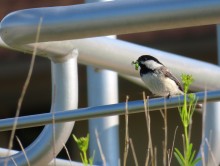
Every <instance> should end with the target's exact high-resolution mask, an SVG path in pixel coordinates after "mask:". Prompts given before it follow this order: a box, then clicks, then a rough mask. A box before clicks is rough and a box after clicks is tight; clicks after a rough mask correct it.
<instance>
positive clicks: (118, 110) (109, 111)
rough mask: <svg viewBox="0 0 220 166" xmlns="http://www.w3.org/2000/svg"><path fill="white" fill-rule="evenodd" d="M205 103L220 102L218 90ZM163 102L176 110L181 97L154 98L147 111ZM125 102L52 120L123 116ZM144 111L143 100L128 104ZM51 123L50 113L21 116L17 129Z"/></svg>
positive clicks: (0, 125)
mask: <svg viewBox="0 0 220 166" xmlns="http://www.w3.org/2000/svg"><path fill="white" fill-rule="evenodd" d="M195 95H196V97H197V98H198V103H203V102H204V98H205V96H206V94H205V92H198V93H195ZM206 98H207V102H215V101H219V100H220V90H218V91H208V92H207V97H206ZM164 102H165V103H166V106H167V109H168V108H176V107H178V106H179V105H181V104H183V96H175V97H170V98H169V99H166V100H164V98H154V99H150V100H149V101H148V107H149V111H155V110H160V109H163V108H164ZM125 104H126V103H125V102H123V103H117V104H109V105H102V106H95V107H88V108H80V109H77V110H75V109H74V110H67V111H63V112H55V113H54V118H55V122H56V123H62V122H69V121H78V120H87V119H91V118H97V117H105V116H112V115H124V114H125ZM143 111H144V103H143V100H138V101H130V102H128V113H129V114H133V113H139V112H143ZM13 122H14V118H7V119H2V120H0V131H7V130H11V129H12V126H13ZM50 123H52V113H44V114H36V115H28V116H22V117H19V118H18V123H17V128H19V129H22V128H29V127H36V126H43V125H46V124H50Z"/></svg>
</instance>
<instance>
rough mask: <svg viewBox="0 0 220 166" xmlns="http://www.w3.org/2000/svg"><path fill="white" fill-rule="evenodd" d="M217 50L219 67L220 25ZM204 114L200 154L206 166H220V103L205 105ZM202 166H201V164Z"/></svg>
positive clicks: (218, 26)
mask: <svg viewBox="0 0 220 166" xmlns="http://www.w3.org/2000/svg"><path fill="white" fill-rule="evenodd" d="M217 46H218V48H217V50H218V65H220V25H217ZM205 111H206V112H204V116H205V117H204V119H205V124H204V128H203V132H204V133H203V134H204V137H203V139H202V144H201V148H200V154H199V156H200V157H201V153H204V157H205V161H206V164H207V165H219V164H220V157H219V154H220V120H219V119H220V102H211V103H207V107H206V110H205ZM201 165H202V164H201Z"/></svg>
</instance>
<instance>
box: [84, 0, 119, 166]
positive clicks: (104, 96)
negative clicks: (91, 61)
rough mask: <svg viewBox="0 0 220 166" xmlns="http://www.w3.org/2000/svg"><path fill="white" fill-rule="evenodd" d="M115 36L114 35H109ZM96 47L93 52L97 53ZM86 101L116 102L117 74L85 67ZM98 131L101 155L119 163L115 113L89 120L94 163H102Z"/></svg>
mask: <svg viewBox="0 0 220 166" xmlns="http://www.w3.org/2000/svg"><path fill="white" fill-rule="evenodd" d="M106 1H107V0H86V2H87V3H91V2H93V3H94V2H106ZM109 37H111V38H115V36H109ZM98 51H99V50H98V49H97V50H96V51H95V53H98ZM87 78H88V81H87V83H88V102H89V106H98V105H106V104H115V103H118V74H117V73H116V72H113V71H109V70H105V69H98V68H96V67H92V66H88V67H87ZM96 131H97V132H98V133H99V140H100V143H101V146H102V151H103V155H104V157H105V160H106V162H107V164H108V165H115V166H117V165H119V162H120V154H119V117H118V116H117V115H114V116H108V117H102V118H95V119H90V120H89V132H90V138H91V141H90V155H91V156H92V155H93V153H94V151H95V153H96V155H95V159H94V163H95V164H102V165H103V161H102V157H101V154H100V149H99V147H98V143H97V136H96V133H95V132H96Z"/></svg>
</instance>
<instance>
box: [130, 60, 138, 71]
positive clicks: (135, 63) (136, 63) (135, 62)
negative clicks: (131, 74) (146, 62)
mask: <svg viewBox="0 0 220 166" xmlns="http://www.w3.org/2000/svg"><path fill="white" fill-rule="evenodd" d="M131 64H132V65H135V70H138V67H139V63H138V61H132V63H131Z"/></svg>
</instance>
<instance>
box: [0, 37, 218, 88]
mask: <svg viewBox="0 0 220 166" xmlns="http://www.w3.org/2000/svg"><path fill="white" fill-rule="evenodd" d="M0 44H1V43H0ZM17 47H18V48H17V49H18V50H20V51H22V52H24V51H26V52H32V50H33V48H34V44H29V45H23V46H17ZM74 48H78V49H79V53H80V56H79V63H82V64H86V65H87V64H88V65H92V66H95V67H97V68H101V69H109V70H114V71H117V72H118V73H119V74H126V75H131V76H136V77H139V73H138V72H137V71H136V70H135V69H134V67H133V66H132V65H131V62H132V61H133V60H136V59H137V58H138V57H139V56H140V55H143V54H150V55H153V56H155V57H157V58H158V59H160V60H161V62H163V63H164V65H166V66H167V67H168V68H169V69H170V70H171V71H172V72H173V73H174V74H175V76H177V77H179V76H180V75H181V74H182V73H188V74H192V75H193V77H194V79H195V82H194V83H193V85H192V86H191V88H192V90H200V91H201V90H204V87H206V88H207V90H213V89H220V79H218V78H220V67H219V66H217V65H213V64H210V63H207V62H203V61H199V60H195V59H191V58H187V57H184V56H181V55H177V54H173V53H169V52H165V51H161V50H157V49H153V48H149V47H144V46H140V45H137V44H133V43H129V42H125V41H121V40H117V39H110V38H107V37H97V38H88V39H78V40H69V41H62V42H45V43H38V54H39V55H41V56H44V57H48V56H50V55H53V56H54V57H62V56H64V55H66V54H68V53H69V52H70V51H71V50H72V49H74ZM97 50H98V51H97ZM198 69H199V70H198ZM201 73H203V75H207V76H209V79H207V78H206V77H201Z"/></svg>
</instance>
